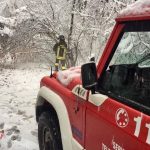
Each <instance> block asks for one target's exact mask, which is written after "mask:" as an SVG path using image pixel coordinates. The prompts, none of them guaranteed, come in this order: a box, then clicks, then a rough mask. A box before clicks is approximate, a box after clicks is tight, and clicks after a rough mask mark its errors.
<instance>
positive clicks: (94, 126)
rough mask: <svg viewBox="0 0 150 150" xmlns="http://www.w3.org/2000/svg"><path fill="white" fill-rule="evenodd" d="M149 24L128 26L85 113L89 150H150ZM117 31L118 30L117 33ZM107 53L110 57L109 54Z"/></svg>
mask: <svg viewBox="0 0 150 150" xmlns="http://www.w3.org/2000/svg"><path fill="white" fill-rule="evenodd" d="M147 24H150V21H139V22H128V23H125V25H124V27H123V29H122V31H121V32H120V33H119V34H120V35H118V36H117V38H116V41H115V44H114V45H113V46H112V48H111V51H110V47H111V46H108V49H106V51H105V55H103V58H102V59H101V62H102V61H103V60H104V59H107V60H106V61H105V63H103V62H102V63H101V64H104V66H103V68H100V69H99V68H98V69H99V70H102V72H100V77H99V78H98V83H97V86H96V93H95V94H90V95H89V98H88V102H87V110H86V135H85V149H86V150H100V149H101V150H149V149H150V26H148V25H147ZM116 31H117V30H116ZM106 53H109V55H108V54H106Z"/></svg>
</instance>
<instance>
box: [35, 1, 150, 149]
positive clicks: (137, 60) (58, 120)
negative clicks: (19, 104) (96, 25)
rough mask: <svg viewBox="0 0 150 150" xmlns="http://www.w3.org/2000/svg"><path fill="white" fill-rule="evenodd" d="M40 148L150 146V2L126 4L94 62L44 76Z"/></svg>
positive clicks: (39, 100)
mask: <svg viewBox="0 0 150 150" xmlns="http://www.w3.org/2000/svg"><path fill="white" fill-rule="evenodd" d="M36 120H37V122H38V139H39V147H40V150H150V1H149V0H141V1H137V2H136V3H134V4H132V5H131V6H130V7H127V8H126V9H125V10H124V11H122V13H121V14H120V15H119V16H118V17H117V18H116V24H115V26H114V29H113V31H112V33H111V36H110V38H109V40H108V42H107V44H106V47H105V49H104V51H103V54H102V56H101V58H100V60H99V62H98V63H97V64H95V63H94V62H89V63H86V64H83V65H82V66H81V67H72V68H70V69H68V70H65V71H58V72H56V73H53V74H52V75H51V76H46V77H43V78H42V80H41V83H40V90H39V93H38V98H37V104H36Z"/></svg>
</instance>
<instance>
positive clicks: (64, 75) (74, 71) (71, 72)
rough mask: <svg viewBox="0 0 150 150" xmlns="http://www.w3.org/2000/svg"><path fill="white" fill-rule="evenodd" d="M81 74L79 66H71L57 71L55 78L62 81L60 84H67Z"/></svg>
mask: <svg viewBox="0 0 150 150" xmlns="http://www.w3.org/2000/svg"><path fill="white" fill-rule="evenodd" d="M80 76H81V67H80V66H78V67H72V68H70V69H68V70H65V71H59V72H58V76H57V79H58V80H59V81H60V82H61V83H62V85H64V86H67V85H69V84H70V82H71V81H72V80H73V79H74V78H77V77H80Z"/></svg>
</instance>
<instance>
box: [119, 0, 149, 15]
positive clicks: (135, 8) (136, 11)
mask: <svg viewBox="0 0 150 150" xmlns="http://www.w3.org/2000/svg"><path fill="white" fill-rule="evenodd" d="M143 14H150V0H138V1H136V2H135V3H133V4H131V5H128V7H127V8H126V9H124V10H122V11H121V12H120V15H119V16H128V15H131V16H135V15H143Z"/></svg>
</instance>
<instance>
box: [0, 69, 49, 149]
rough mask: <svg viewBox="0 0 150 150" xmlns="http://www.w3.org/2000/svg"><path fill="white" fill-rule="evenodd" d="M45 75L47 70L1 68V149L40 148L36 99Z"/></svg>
mask: <svg viewBox="0 0 150 150" xmlns="http://www.w3.org/2000/svg"><path fill="white" fill-rule="evenodd" d="M48 74H49V71H48V69H47V70H44V69H41V70H40V69H34V70H33V69H28V70H27V69H26V70H17V69H16V70H10V69H4V70H2V71H0V150H39V148H38V141H37V123H36V121H35V102H36V97H37V93H38V90H39V83H40V79H41V77H43V76H44V75H48ZM3 132H4V136H2V137H1V135H3V134H1V133H3Z"/></svg>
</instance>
